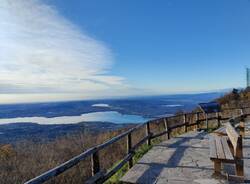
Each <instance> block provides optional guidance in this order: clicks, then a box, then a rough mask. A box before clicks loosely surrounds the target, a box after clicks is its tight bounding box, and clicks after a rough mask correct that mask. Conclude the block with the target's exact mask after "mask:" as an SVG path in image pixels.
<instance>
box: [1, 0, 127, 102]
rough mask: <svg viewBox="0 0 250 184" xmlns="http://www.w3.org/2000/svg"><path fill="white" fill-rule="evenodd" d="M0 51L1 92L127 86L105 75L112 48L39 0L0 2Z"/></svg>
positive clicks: (96, 91) (101, 89) (90, 90)
mask: <svg viewBox="0 0 250 184" xmlns="http://www.w3.org/2000/svg"><path fill="white" fill-rule="evenodd" d="M0 50H1V52H0V95H1V94H49V93H65V94H72V95H74V94H82V97H84V95H86V96H92V95H93V96H96V95H98V94H99V95H100V94H102V93H103V92H105V91H110V89H111V88H114V89H118V90H119V89H123V88H126V84H125V79H124V78H122V77H119V76H112V75H109V70H110V68H111V66H112V60H113V58H112V53H111V51H110V49H109V48H107V46H106V45H105V44H104V43H102V42H100V41H98V40H96V39H93V38H91V37H90V36H88V35H87V34H86V33H85V32H83V31H82V30H80V29H79V28H78V27H77V26H75V25H74V24H72V23H71V22H70V21H68V20H67V19H65V18H64V17H63V16H61V15H60V14H59V13H58V12H57V11H56V9H55V8H53V7H51V6H49V5H47V4H44V3H42V1H39V0H25V1H23V0H2V1H1V4H0ZM69 98H70V97H69ZM79 98H80V96H79Z"/></svg>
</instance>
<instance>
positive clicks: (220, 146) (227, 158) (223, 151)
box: [209, 123, 244, 176]
mask: <svg viewBox="0 0 250 184" xmlns="http://www.w3.org/2000/svg"><path fill="white" fill-rule="evenodd" d="M225 129H226V134H227V136H218V135H215V134H214V135H211V136H210V138H209V145H210V159H211V160H212V161H213V162H214V170H215V174H221V163H234V164H235V168H236V175H237V176H244V171H243V167H244V165H243V159H242V158H243V155H242V137H241V136H240V135H239V134H238V133H237V132H236V130H235V129H234V127H233V126H232V125H231V123H226V126H225Z"/></svg>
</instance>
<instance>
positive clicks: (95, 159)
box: [91, 151, 100, 176]
mask: <svg viewBox="0 0 250 184" xmlns="http://www.w3.org/2000/svg"><path fill="white" fill-rule="evenodd" d="M91 166H92V176H94V175H95V174H96V173H98V172H99V171H100V161H99V154H98V151H96V152H94V153H93V154H92V155H91Z"/></svg>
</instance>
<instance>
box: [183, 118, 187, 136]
mask: <svg viewBox="0 0 250 184" xmlns="http://www.w3.org/2000/svg"><path fill="white" fill-rule="evenodd" d="M183 122H184V128H185V132H187V124H186V123H187V114H183Z"/></svg>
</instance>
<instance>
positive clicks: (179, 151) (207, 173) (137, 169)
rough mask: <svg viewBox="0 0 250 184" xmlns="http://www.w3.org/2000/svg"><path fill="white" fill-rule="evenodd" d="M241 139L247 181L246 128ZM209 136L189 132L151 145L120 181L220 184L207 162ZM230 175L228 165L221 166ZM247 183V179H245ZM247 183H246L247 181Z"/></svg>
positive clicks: (249, 144) (249, 149)
mask: <svg viewBox="0 0 250 184" xmlns="http://www.w3.org/2000/svg"><path fill="white" fill-rule="evenodd" d="M247 126H248V127H249V128H248V131H246V137H245V138H244V140H243V144H244V148H243V149H244V166H245V179H246V181H247V182H248V180H249V179H250V132H249V130H250V125H249V124H247ZM208 138H209V134H206V133H205V132H190V133H187V134H183V135H181V136H179V137H177V138H172V139H170V140H168V141H164V142H162V143H160V144H158V145H155V146H154V147H153V148H152V149H151V150H150V151H149V152H148V153H147V154H145V155H144V156H143V157H142V158H141V159H140V161H139V162H138V163H137V164H135V165H134V166H133V167H132V168H131V169H130V170H129V171H128V172H127V173H126V175H125V176H124V177H123V178H122V179H121V181H123V182H124V183H145V184H152V183H157V184H164V183H169V184H191V183H193V184H222V183H235V182H228V181H227V180H225V179H224V178H222V177H221V178H214V177H213V176H212V175H213V172H214V169H213V163H212V162H211V161H210V159H209V142H208ZM225 169H227V172H229V173H231V174H234V168H233V166H232V165H230V166H228V165H227V166H225ZM249 181H250V180H249ZM249 183H250V182H249Z"/></svg>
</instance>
